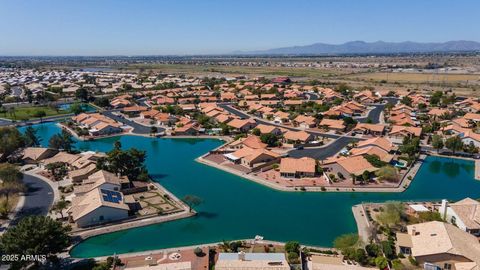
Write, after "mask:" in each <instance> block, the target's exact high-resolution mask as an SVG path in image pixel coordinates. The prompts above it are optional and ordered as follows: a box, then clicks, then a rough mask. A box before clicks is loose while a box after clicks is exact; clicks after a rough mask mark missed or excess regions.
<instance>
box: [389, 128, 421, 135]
mask: <svg viewBox="0 0 480 270" xmlns="http://www.w3.org/2000/svg"><path fill="white" fill-rule="evenodd" d="M397 133H404V134H405V133H407V134H411V135H413V136H416V137H420V135H421V134H422V128H420V127H407V126H392V130H391V131H390V133H389V135H395V134H397Z"/></svg>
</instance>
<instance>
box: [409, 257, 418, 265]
mask: <svg viewBox="0 0 480 270" xmlns="http://www.w3.org/2000/svg"><path fill="white" fill-rule="evenodd" d="M408 261H409V262H410V263H411V264H412V265H415V266H418V262H417V260H415V258H413V257H412V255H410V256H408Z"/></svg>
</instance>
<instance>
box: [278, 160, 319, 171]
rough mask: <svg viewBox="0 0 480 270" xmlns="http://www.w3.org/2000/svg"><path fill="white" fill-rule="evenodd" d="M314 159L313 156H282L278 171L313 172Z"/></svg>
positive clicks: (314, 166)
mask: <svg viewBox="0 0 480 270" xmlns="http://www.w3.org/2000/svg"><path fill="white" fill-rule="evenodd" d="M315 168H316V161H315V159H313V158H309V157H302V158H290V157H287V158H282V159H281V161H280V172H284V173H296V172H307V173H315V171H316V170H315Z"/></svg>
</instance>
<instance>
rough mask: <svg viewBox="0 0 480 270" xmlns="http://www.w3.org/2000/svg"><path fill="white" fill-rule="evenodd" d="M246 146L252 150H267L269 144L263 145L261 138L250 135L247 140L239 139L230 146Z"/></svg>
mask: <svg viewBox="0 0 480 270" xmlns="http://www.w3.org/2000/svg"><path fill="white" fill-rule="evenodd" d="M238 145H244V146H246V147H249V148H252V149H264V148H267V144H265V143H263V142H262V141H261V140H260V138H259V137H257V136H255V135H248V136H247V137H245V138H241V139H238V140H236V141H234V142H232V143H231V144H230V146H238Z"/></svg>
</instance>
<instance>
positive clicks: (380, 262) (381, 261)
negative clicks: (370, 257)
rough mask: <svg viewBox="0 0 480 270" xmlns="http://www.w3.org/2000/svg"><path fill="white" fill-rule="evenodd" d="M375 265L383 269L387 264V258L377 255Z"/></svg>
mask: <svg viewBox="0 0 480 270" xmlns="http://www.w3.org/2000/svg"><path fill="white" fill-rule="evenodd" d="M375 265H376V266H377V267H378V269H381V270H383V269H385V268H386V267H387V266H388V260H387V258H385V257H377V258H376V259H375Z"/></svg>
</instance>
